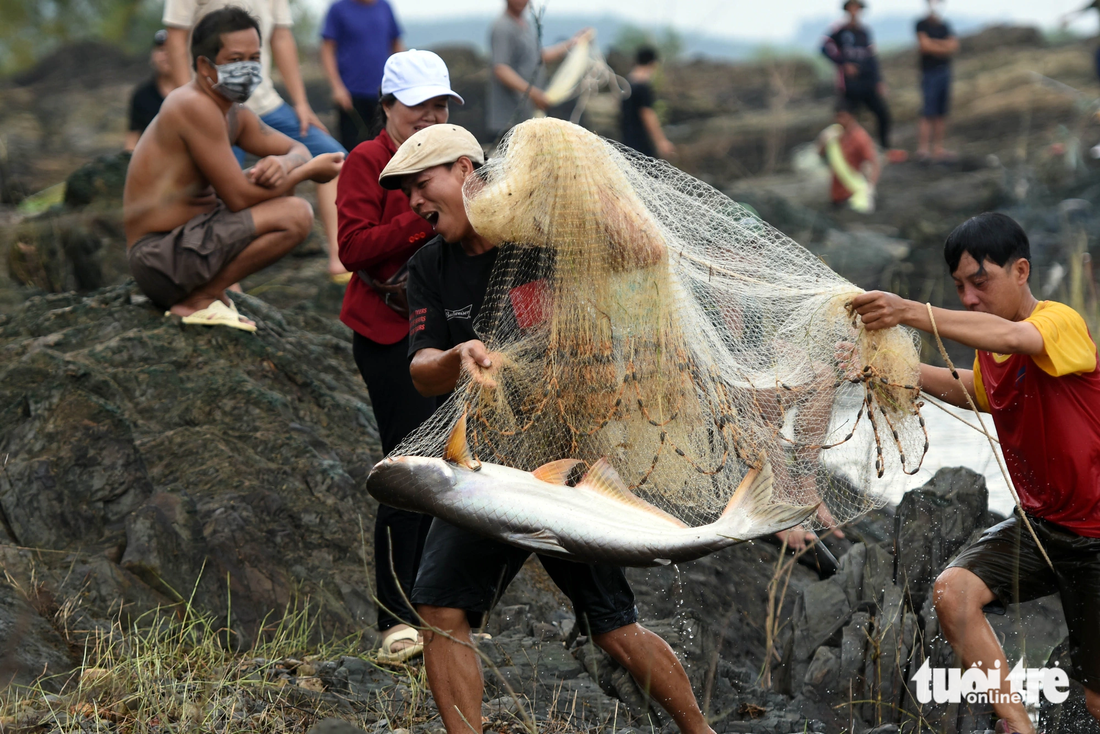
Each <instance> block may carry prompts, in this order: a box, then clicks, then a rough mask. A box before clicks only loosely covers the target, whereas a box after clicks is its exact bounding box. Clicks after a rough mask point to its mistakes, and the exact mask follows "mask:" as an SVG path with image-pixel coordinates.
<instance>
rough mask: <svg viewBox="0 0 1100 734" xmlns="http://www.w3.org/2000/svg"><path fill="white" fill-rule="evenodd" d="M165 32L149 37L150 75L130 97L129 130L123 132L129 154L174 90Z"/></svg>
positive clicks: (166, 33)
mask: <svg viewBox="0 0 1100 734" xmlns="http://www.w3.org/2000/svg"><path fill="white" fill-rule="evenodd" d="M167 40H168V32H167V31H165V30H164V29H161V30H159V31H157V32H156V34H154V35H153V50H152V52H151V53H150V54H149V63H150V64H151V65H152V66H153V76H152V78H150V79H149V80H148V81H146V82H145V83H144V84H142V85H141V86H139V87H137V88H136V89H134V93H133V95H132V96H131V97H130V130H129V132H127V133H126V148H125V149H126V150H127V151H133V150H134V148H135V147H136V146H137V142H138V138H140V137H141V134H142V133H143V132H145V128H147V127H149V123H150V122H152V121H153V118H154V117H156V116H157V113H158V112H160V105H161V103H162V102H164V98H165V97H167V96H168V93H169V92H171V91H172V90H173V89H175V88H176V85H175V84H174V83H173V82H172V73H171V71H172V69H171V67H170V66H169V64H168V50H167V49H166V48H165V47H164V44H165V42H166V41H167Z"/></svg>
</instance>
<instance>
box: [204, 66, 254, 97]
mask: <svg viewBox="0 0 1100 734" xmlns="http://www.w3.org/2000/svg"><path fill="white" fill-rule="evenodd" d="M207 61H210V59H207ZM210 64H211V65H212V66H213V67H214V68H215V69H217V70H218V81H217V82H215V83H214V86H213V87H212V88H213V90H214V91H215V92H217V93H218V94H220V95H221V96H223V97H225V98H226V99H228V100H229V101H230V102H237V103H243V102H244V101H245V100H247V99H248V98H249V97H251V96H252V92H254V91H255V90H256V87H258V86H260V82H261V81H263V71H262V68H261V67H260V62H259V61H231V62H229V63H228V64H222V65H221V66H218V65H217V64H215V63H214V62H213V61H210Z"/></svg>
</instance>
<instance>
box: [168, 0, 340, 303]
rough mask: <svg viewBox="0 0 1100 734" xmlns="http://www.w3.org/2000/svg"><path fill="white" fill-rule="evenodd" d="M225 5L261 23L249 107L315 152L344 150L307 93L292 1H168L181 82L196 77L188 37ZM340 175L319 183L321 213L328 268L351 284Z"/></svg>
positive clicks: (241, 157) (241, 159) (171, 49)
mask: <svg viewBox="0 0 1100 734" xmlns="http://www.w3.org/2000/svg"><path fill="white" fill-rule="evenodd" d="M225 7H237V8H241V9H242V10H244V11H245V12H247V13H248V14H250V15H251V16H252V17H253V18H255V19H256V22H257V23H258V24H259V26H260V39H261V41H260V43H261V49H260V53H261V58H260V65H261V66H260V73H261V75H262V78H261V80H260V83H259V85H258V86H257V87H256V90H255V93H254V94H253V95H252V96H251V97H250V98H249V100H248V104H247V106H248V109H250V110H252V111H253V112H255V113H256V114H257V115H258V116H259V118H260V119H261V120H262V121H263V122H264V123H265V124H266V125H267V126H268V127H271V128H273V129H275V130H278V131H279V132H281V133H283V134H284V135H286V136H287V137H289V138H291V139H292V140H297V141H298V142H300V143H302V144H303V145H305V146H306V148H307V149H308V150H309V153H310V155H321V154H322V153H344V154H347V151H346V150H345V149H344V146H342V145H340V144H339V143H338V142H336V140H335V139H333V137H332V136H331V135H329V133H328V129H327V128H326V127H325V125H324V123H322V122H321V120H320V119H319V118H318V117H317V115H316V113H315V112H314V111H313V108H312V107H311V106H310V102H309V98H308V96H307V95H306V87H305V83H304V82H303V81H302V70H301V67H300V65H299V62H298V46H297V43H296V42H295V40H294V33H293V31H292V26H293V24H294V18H293V15H292V13H291V9H290V1H289V0H164V13H163V15H162V16H161V22H162V23H164V26H165V28H166V30H167V34H168V35H167V38H166V40H165V48H166V49H167V50H168V62H169V65H170V66H171V69H172V77H173V79H174V82H175V84H176V85H177V86H182V85H184V84H186V83H187V82H189V81H190V80H191V71H192V69H191V64H190V63H189V60H188V58H187V36H188V34H189V33H190V32H191V31H192V29H193V28H195V26H196V25H197V24H198V22H199V21H200V20H202V18H203V17H204V16H205V15H206V14H208V13H212V12H214V11H215V10H220V9H222V8H225ZM272 66H274V68H275V69H278V71H279V76H280V77H281V79H282V83H283V87H284V88H285V89H286V96H287V100H286V101H284V100H283V97H282V96H280V94H279V92H278V91H276V89H275V82H274V80H273V79H272V77H271V72H272ZM233 153H234V154H235V155H236V156H237V162H238V163H239V164H240V166H241V168H244V166H245V162H246V158H245V151H244V150H243V149H242V148H241V147H240V146H236V147H235V148H234V150H233ZM336 185H337V182H336V181H335V180H333V181H330V182H328V183H327V184H322V185H319V186H317V198H316V202H317V218H318V219H319V220H320V224H321V227H322V229H323V230H324V232H325V239H326V240H327V245H328V247H327V252H328V272H329V275H330V276H331V278H332V280H333V281H334V282H337V283H340V284H345V283H347V282H348V281H349V280H350V279H351V274H350V273H348V272H347V270H345V269H344V266H343V265H342V264H341V263H340V257H339V252H338V250H339V247H338V243H337V236H336V235H337V229H338V225H337V219H336Z"/></svg>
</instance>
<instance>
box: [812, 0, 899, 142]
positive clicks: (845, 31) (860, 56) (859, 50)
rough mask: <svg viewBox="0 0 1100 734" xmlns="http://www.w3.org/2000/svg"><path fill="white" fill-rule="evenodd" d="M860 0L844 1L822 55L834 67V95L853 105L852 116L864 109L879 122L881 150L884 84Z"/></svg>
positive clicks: (886, 127)
mask: <svg viewBox="0 0 1100 734" xmlns="http://www.w3.org/2000/svg"><path fill="white" fill-rule="evenodd" d="M866 7H867V6H866V4H864V2H863V0H846V1H845V3H844V12H845V13H847V14H848V17H847V19H846V20H845V21H844V23H842V24H839V25H837V26H835V27H833V28H832V29H830V31H829V35H827V36H826V37H825V43H824V44H823V45H822V46H821V53H823V54H825V56H826V57H828V59H829V60H830V61H832V62H833V63H834V64H836V67H837V75H836V88H837V94H838V95H840V96H841V97H843V98H844V99H846V100H848V101H849V102H851V103H852V110H853V112H855V111H858V110H859V108H860V107H862V106H864V105H866V107H867V109H869V110H871V113H872V114H873V115H874V116H875V118H876V119H877V120H878V137H879V141H880V142H881V143H882V147H883V149H884V150H889V149H890V110H889V109H888V108H887V107H886V83H885V82H883V81H882V74H881V72H880V71H879V65H878V52H877V51H875V43H874V41H872V40H871V30H870V29H869V28H867V26H865V25H863V23H861V22H860V19H859V16H860V15H861V14H862V13H863V9H864V8H866Z"/></svg>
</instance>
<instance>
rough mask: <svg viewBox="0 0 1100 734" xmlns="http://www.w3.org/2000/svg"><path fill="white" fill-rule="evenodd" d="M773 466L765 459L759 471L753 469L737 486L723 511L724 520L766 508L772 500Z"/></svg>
mask: <svg viewBox="0 0 1100 734" xmlns="http://www.w3.org/2000/svg"><path fill="white" fill-rule="evenodd" d="M772 479H773V475H772V465H771V462H769V461H768V460H767V459H764V465H763V466H762V467H760V468H759V469H751V470H749V473H748V474H746V475H745V477H744V479H742V480H741V483H740V484H739V485H737V489H736V490H734V492H733V496H732V497H730V501H729V502H728V503H727V504H726V509H725V510H723V511H722V519H723V520H724V519H726V518H728V517H733V516H734V515H736V514H738V513H743V514H752V513H753V512H755V510H756V509H757V508H763V507H765V506H766V505H767V504H768V502H770V501H771V498H772Z"/></svg>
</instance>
